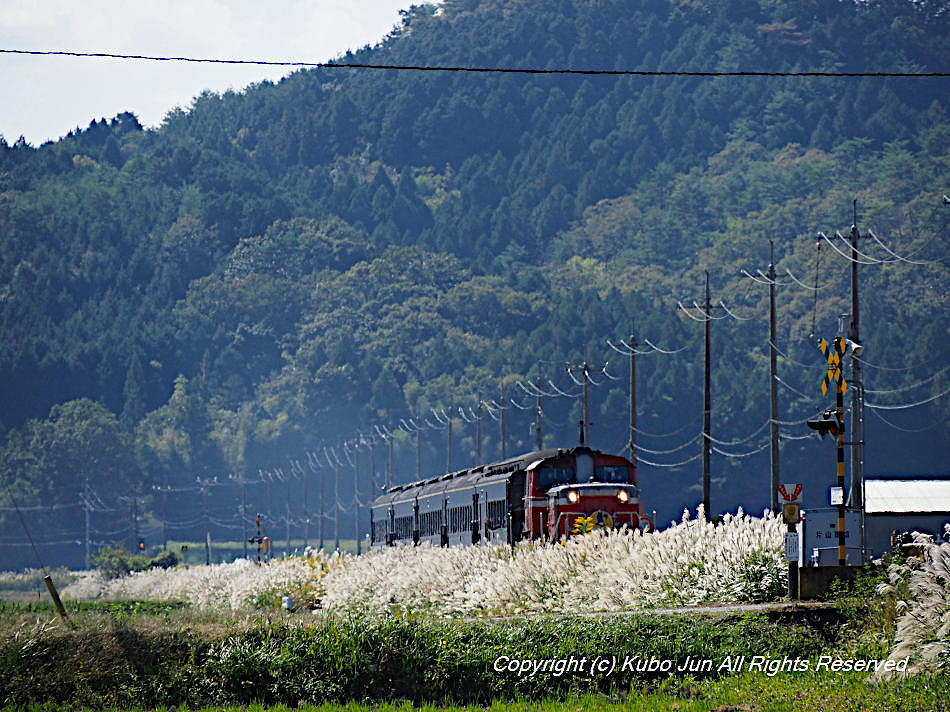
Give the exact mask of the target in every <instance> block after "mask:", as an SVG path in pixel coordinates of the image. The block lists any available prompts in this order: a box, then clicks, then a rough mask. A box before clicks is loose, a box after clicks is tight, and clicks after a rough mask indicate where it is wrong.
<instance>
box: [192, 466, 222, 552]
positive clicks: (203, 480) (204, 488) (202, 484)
mask: <svg viewBox="0 0 950 712" xmlns="http://www.w3.org/2000/svg"><path fill="white" fill-rule="evenodd" d="M195 479H196V480H197V482H198V487H199V488H200V489H201V499H202V502H203V509H204V524H205V565H207V566H210V565H211V522H210V520H209V518H208V488H209V487H210V486H211V485H212V484H214V483H215V482H216V481H217V478H216V477H215V478H212V479H210V480H209V479H208V478H207V477H196V478H195Z"/></svg>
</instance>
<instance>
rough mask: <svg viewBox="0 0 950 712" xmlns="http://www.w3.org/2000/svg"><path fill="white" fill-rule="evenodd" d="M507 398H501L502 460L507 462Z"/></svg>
mask: <svg viewBox="0 0 950 712" xmlns="http://www.w3.org/2000/svg"><path fill="white" fill-rule="evenodd" d="M506 410H507V408H506V407H505V398H504V396H502V398H501V459H502V460H505V459H507V458H508V429H507V427H506V425H505V411H506Z"/></svg>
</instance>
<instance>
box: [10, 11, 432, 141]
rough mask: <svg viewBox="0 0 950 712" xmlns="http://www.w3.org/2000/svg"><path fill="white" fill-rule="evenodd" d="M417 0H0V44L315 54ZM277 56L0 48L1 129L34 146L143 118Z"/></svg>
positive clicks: (378, 25)
mask: <svg viewBox="0 0 950 712" xmlns="http://www.w3.org/2000/svg"><path fill="white" fill-rule="evenodd" d="M413 2H418V0H270V2H266V3H265V2H260V0H253V1H252V0H84V1H82V2H78V1H77V0H43V1H42V2H28V1H26V0H0V49H26V50H62V51H73V52H108V53H112V54H141V55H166V56H173V55H174V56H192V57H208V58H219V59H260V60H270V61H302V62H325V61H327V60H330V59H334V58H336V57H338V56H340V55H341V54H343V53H345V52H346V51H347V50H348V49H353V50H356V49H359V48H360V47H363V46H365V45H367V44H369V45H373V44H375V43H377V42H378V41H379V40H381V39H382V38H383V37H384V36H385V35H386V34H387V33H388V32H390V31H391V30H392V29H393V27H394V26H395V25H397V24H399V19H400V18H399V10H400V8H406V7H408V6H409V5H411V4H413ZM289 71H292V70H289V69H287V68H281V67H261V66H250V67H242V66H230V65H210V64H192V63H185V62H151V61H141V60H139V61H130V60H115V59H99V58H69V57H37V56H22V55H9V54H0V77H2V78H0V135H2V136H3V137H4V138H5V139H6V141H7V142H8V143H11V144H12V143H13V142H15V141H16V140H17V139H18V138H19V137H20V136H21V135H22V136H24V137H25V138H26V140H27V141H28V142H29V143H30V144H32V145H34V146H38V145H40V144H42V143H44V142H45V141H49V140H56V139H58V138H60V137H61V136H64V135H65V134H66V133H68V132H69V131H71V130H72V129H75V128H77V127H81V128H85V127H86V126H88V125H89V122H90V121H92V120H93V119H100V118H112V117H113V116H115V115H116V114H119V113H121V112H123V111H131V112H132V113H133V114H135V115H136V116H137V117H138V119H139V121H140V122H141V123H142V124H143V125H144V126H146V127H154V126H158V125H159V124H161V122H162V119H163V118H164V117H165V115H166V114H167V113H168V112H169V111H170V110H172V109H174V108H175V107H178V106H180V107H182V108H185V109H187V108H188V107H189V106H190V105H191V101H192V99H193V98H194V97H195V96H197V95H198V94H200V93H201V92H202V91H204V90H205V89H211V90H212V91H216V92H223V91H226V90H228V89H235V90H240V89H243V88H244V87H246V86H247V85H248V84H251V83H253V82H259V81H262V80H264V79H270V80H277V79H280V77H282V76H284V75H286V74H287V73H289Z"/></svg>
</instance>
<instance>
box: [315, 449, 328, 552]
mask: <svg viewBox="0 0 950 712" xmlns="http://www.w3.org/2000/svg"><path fill="white" fill-rule="evenodd" d="M323 456H324V457H326V458H327V464H328V465H329V464H330V458H329V456H328V455H327V449H326V448H323ZM314 460H315V462H316V463H317V467H318V468H319V469H318V472H319V473H320V481H319V488H320V489H319V492H318V495H319V501H320V518H319V519H318V520H317V536H318V537H319V538H320V551H323V545H324V543H325V542H324V539H323V525H324V523H325V520H326V516H327V507H326V496H325V495H326V486H327V476H326V474H327V471H326V469H325V468H324V467H323V464H322V463H321V462H320V461H319V460H317V459H316V458H314Z"/></svg>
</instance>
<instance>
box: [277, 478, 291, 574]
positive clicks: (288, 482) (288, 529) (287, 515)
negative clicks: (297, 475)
mask: <svg viewBox="0 0 950 712" xmlns="http://www.w3.org/2000/svg"><path fill="white" fill-rule="evenodd" d="M278 472H280V474H281V476H284V473H283V472H282V471H281V470H278ZM293 474H294V473H293V470H291V471H290V472H288V473H287V475H286V476H285V477H286V482H287V513H286V515H285V517H284V523H285V524H286V525H287V552H286V554H285V556H289V555H290V481H291V480H292V479H293Z"/></svg>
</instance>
